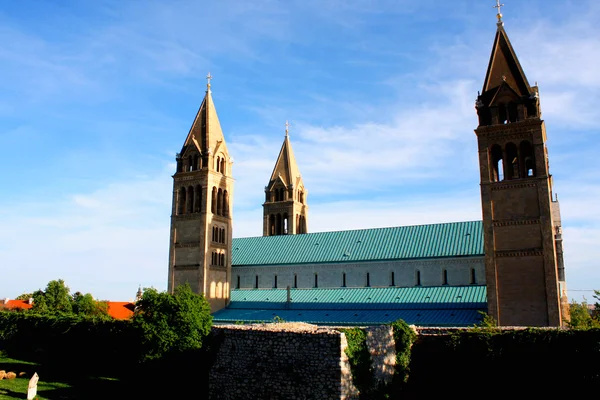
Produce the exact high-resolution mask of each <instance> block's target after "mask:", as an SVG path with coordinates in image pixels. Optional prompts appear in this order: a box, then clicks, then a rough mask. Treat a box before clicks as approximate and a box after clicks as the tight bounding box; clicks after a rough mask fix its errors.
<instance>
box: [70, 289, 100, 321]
mask: <svg viewBox="0 0 600 400" xmlns="http://www.w3.org/2000/svg"><path fill="white" fill-rule="evenodd" d="M72 303H73V313H74V314H81V315H89V316H96V317H108V303H107V302H106V301H96V300H94V298H93V297H92V295H91V294H90V293H86V294H82V293H81V292H76V293H75V294H74V295H73V300H72Z"/></svg>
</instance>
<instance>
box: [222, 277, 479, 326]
mask: <svg viewBox="0 0 600 400" xmlns="http://www.w3.org/2000/svg"><path fill="white" fill-rule="evenodd" d="M290 297H291V301H290V302H289V303H288V302H287V290H285V289H251V290H245V289H242V290H240V289H237V290H232V291H231V303H230V305H229V307H228V308H224V309H221V310H219V311H217V312H216V313H214V314H213V321H214V322H215V323H235V322H245V323H252V322H272V321H273V320H274V319H275V317H278V318H281V319H283V320H284V321H288V322H308V323H313V324H325V325H376V324H386V323H389V322H392V321H396V320H398V319H402V320H404V321H406V322H407V323H409V324H415V325H419V326H469V325H473V324H475V323H477V322H478V321H479V320H480V319H481V315H480V314H479V311H487V303H486V287H485V286H483V285H479V286H475V285H474V286H433V287H421V286H419V287H405V288H394V287H392V288H335V289H291V290H290Z"/></svg>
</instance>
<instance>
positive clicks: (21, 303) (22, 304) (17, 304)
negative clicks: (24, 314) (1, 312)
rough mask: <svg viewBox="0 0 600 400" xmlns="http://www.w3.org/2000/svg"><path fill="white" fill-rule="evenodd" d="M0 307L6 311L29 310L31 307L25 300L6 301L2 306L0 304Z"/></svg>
mask: <svg viewBox="0 0 600 400" xmlns="http://www.w3.org/2000/svg"><path fill="white" fill-rule="evenodd" d="M0 306H2V307H3V308H6V309H8V310H14V309H16V308H22V309H29V308H31V307H32V306H31V304H29V302H28V301H27V300H7V301H5V302H4V304H0Z"/></svg>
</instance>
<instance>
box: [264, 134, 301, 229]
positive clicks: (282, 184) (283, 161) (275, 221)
mask: <svg viewBox="0 0 600 400" xmlns="http://www.w3.org/2000/svg"><path fill="white" fill-rule="evenodd" d="M307 198H308V192H307V190H306V187H305V186H304V182H303V181H302V175H301V174H300V169H299V168H298V164H297V163H296V157H295V156H294V151H293V150H292V144H291V143H290V137H289V135H288V131H287V126H286V131H285V139H284V141H283V145H282V146H281V150H280V151H279V156H278V157H277V161H276V162H275V167H274V168H273V173H272V174H271V178H270V179H269V183H268V184H267V186H265V202H264V204H263V236H274V235H294V234H298V233H308V204H307Z"/></svg>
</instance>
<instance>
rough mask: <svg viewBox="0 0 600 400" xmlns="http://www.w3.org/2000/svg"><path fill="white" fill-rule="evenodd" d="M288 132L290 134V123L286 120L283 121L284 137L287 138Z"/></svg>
mask: <svg viewBox="0 0 600 400" xmlns="http://www.w3.org/2000/svg"><path fill="white" fill-rule="evenodd" d="M289 132H290V123H289V122H288V121H287V120H286V121H285V136H289Z"/></svg>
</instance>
